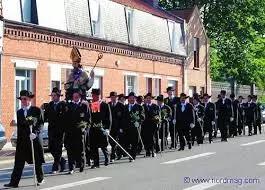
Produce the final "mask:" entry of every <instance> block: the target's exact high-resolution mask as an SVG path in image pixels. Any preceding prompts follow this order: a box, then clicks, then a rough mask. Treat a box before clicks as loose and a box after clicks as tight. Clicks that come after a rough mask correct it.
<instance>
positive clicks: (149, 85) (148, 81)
mask: <svg viewBox="0 0 265 190" xmlns="http://www.w3.org/2000/svg"><path fill="white" fill-rule="evenodd" d="M152 80H153V79H152V78H146V92H150V93H152V89H153V88H152V86H153V84H152V83H153V81H152Z"/></svg>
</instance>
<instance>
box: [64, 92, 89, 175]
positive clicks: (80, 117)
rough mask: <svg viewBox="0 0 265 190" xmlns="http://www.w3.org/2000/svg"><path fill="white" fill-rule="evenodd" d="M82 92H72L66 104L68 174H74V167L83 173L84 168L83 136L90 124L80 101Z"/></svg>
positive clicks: (85, 107) (83, 104) (87, 112)
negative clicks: (70, 100) (70, 99)
mask: <svg viewBox="0 0 265 190" xmlns="http://www.w3.org/2000/svg"><path fill="white" fill-rule="evenodd" d="M81 96H82V92H81V91H79V90H75V91H73V97H72V102H70V103H69V104H68V108H67V109H68V113H67V116H66V121H67V125H66V130H65V147H66V150H67V156H68V164H69V174H73V173H74V167H75V166H76V167H77V168H79V171H80V172H83V170H84V167H85V135H86V128H87V127H88V125H89V123H90V114H89V110H88V107H87V105H86V104H85V103H83V102H82V99H81Z"/></svg>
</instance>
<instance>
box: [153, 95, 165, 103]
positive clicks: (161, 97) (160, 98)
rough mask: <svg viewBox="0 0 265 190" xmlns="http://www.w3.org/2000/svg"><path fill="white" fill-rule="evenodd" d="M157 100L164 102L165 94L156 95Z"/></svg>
mask: <svg viewBox="0 0 265 190" xmlns="http://www.w3.org/2000/svg"><path fill="white" fill-rule="evenodd" d="M155 100H157V101H160V102H163V101H164V96H163V95H162V94H160V95H159V96H157V97H156V99H155Z"/></svg>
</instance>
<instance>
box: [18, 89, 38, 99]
mask: <svg viewBox="0 0 265 190" xmlns="http://www.w3.org/2000/svg"><path fill="white" fill-rule="evenodd" d="M22 96H26V97H28V98H34V97H35V95H34V94H32V92H30V91H27V90H21V91H20V93H19V97H17V99H19V100H21V97H22Z"/></svg>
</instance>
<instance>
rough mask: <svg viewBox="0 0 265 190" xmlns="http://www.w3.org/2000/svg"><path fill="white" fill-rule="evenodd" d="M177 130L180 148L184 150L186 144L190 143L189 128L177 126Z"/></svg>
mask: <svg viewBox="0 0 265 190" xmlns="http://www.w3.org/2000/svg"><path fill="white" fill-rule="evenodd" d="M177 130H178V135H179V143H180V148H183V149H184V147H185V145H186V142H187V144H190V143H191V130H190V127H189V126H179V127H178V128H177ZM185 139H186V140H185Z"/></svg>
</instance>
